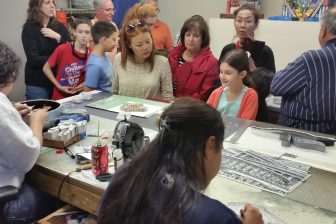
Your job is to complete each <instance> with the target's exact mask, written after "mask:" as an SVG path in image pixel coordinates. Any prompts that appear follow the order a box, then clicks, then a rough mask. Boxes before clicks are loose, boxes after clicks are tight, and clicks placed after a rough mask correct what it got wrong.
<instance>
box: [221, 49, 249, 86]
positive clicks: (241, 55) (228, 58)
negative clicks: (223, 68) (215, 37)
mask: <svg viewBox="0 0 336 224" xmlns="http://www.w3.org/2000/svg"><path fill="white" fill-rule="evenodd" d="M223 62H225V63H227V64H228V65H230V66H231V67H233V68H234V69H236V70H237V71H238V72H242V71H246V72H247V75H246V76H245V77H244V78H243V83H244V85H245V86H247V87H251V88H254V82H253V80H252V79H251V77H250V73H251V72H250V67H249V60H248V55H247V52H246V51H244V50H240V49H237V50H232V51H230V52H228V53H227V54H226V55H225V56H224V57H222V58H221V59H220V60H219V66H220V65H221V64H222V63H223Z"/></svg>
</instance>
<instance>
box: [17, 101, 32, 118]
mask: <svg viewBox="0 0 336 224" xmlns="http://www.w3.org/2000/svg"><path fill="white" fill-rule="evenodd" d="M13 106H14V107H15V109H16V110H17V111H18V112H19V114H20V115H21V117H24V116H26V115H27V114H28V113H29V107H28V105H27V104H25V103H20V102H18V103H13Z"/></svg>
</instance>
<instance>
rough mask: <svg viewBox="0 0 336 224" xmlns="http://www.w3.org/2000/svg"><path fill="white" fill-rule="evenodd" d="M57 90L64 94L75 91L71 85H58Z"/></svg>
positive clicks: (70, 93)
mask: <svg viewBox="0 0 336 224" xmlns="http://www.w3.org/2000/svg"><path fill="white" fill-rule="evenodd" d="M58 90H60V91H61V92H64V93H66V94H69V95H73V94H75V93H77V91H75V89H74V88H73V87H70V86H60V87H59V88H58Z"/></svg>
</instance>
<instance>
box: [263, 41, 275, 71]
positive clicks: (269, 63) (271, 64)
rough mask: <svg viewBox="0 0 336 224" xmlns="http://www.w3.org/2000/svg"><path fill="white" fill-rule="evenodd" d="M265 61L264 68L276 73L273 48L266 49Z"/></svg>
mask: <svg viewBox="0 0 336 224" xmlns="http://www.w3.org/2000/svg"><path fill="white" fill-rule="evenodd" d="M265 47H266V46H265ZM263 61H264V66H263V67H264V68H267V69H268V70H269V71H271V72H273V73H275V71H276V69H275V61H274V54H273V51H272V49H271V48H269V47H267V48H265V53H264V55H263Z"/></svg>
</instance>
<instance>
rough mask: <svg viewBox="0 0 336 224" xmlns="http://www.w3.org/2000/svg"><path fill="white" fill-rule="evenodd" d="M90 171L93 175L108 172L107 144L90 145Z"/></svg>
mask: <svg viewBox="0 0 336 224" xmlns="http://www.w3.org/2000/svg"><path fill="white" fill-rule="evenodd" d="M91 163H92V172H93V174H94V175H95V176H97V175H99V174H104V173H108V166H109V162H108V147H107V145H99V146H96V145H93V146H92V147H91Z"/></svg>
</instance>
